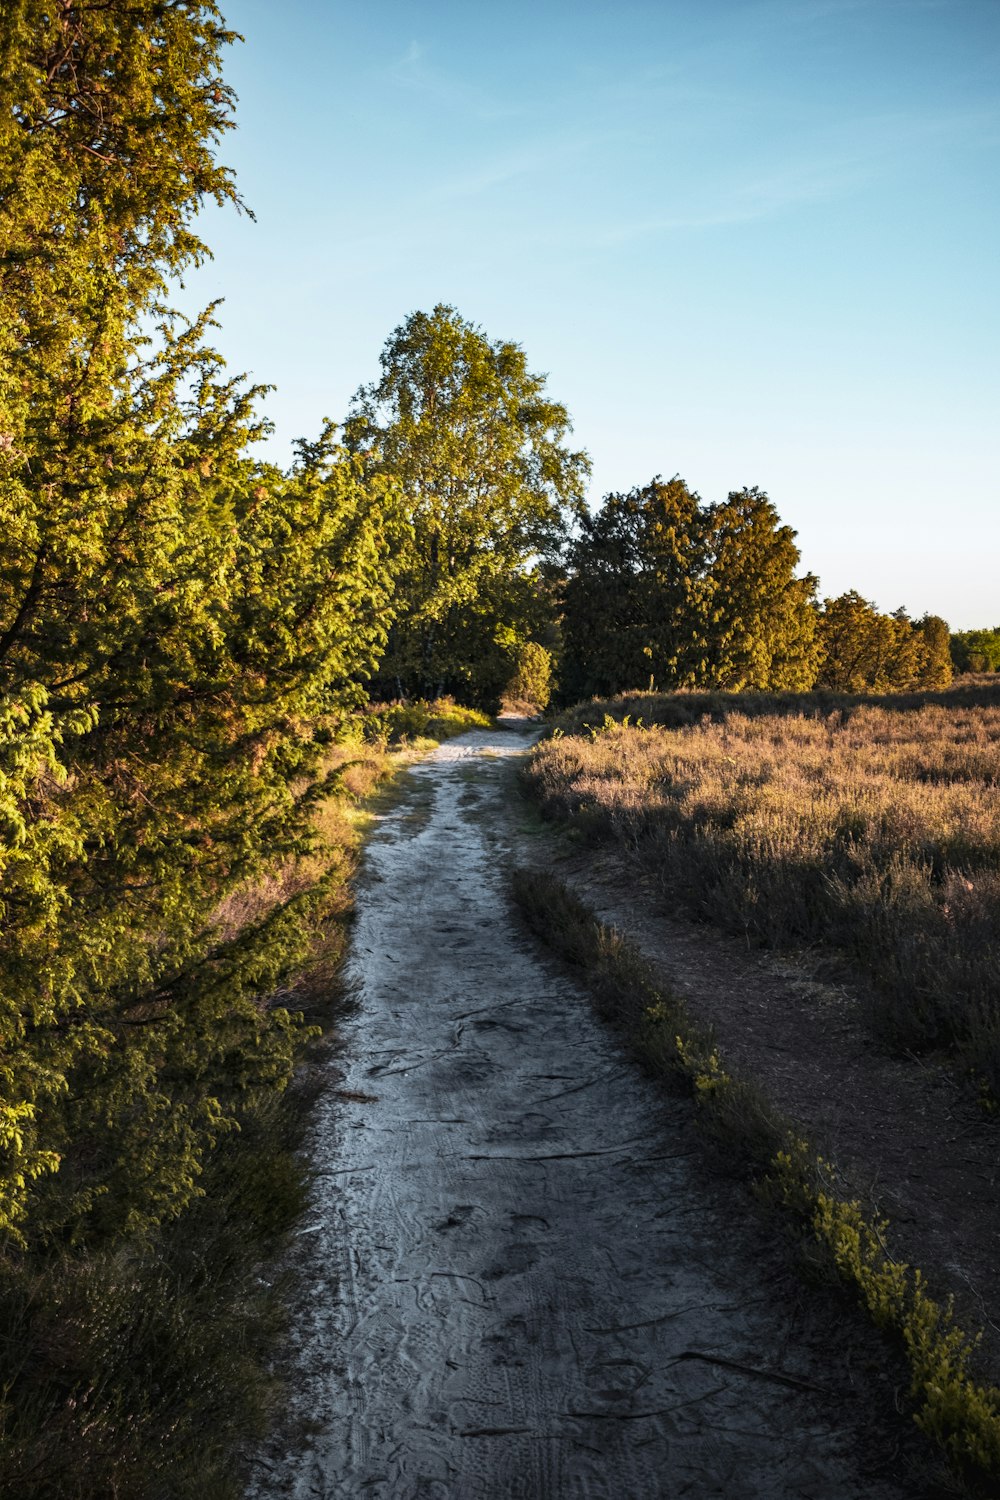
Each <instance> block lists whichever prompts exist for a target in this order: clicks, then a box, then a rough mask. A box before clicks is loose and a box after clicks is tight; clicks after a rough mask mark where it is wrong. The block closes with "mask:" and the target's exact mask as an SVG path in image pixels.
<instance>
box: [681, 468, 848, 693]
mask: <svg viewBox="0 0 1000 1500" xmlns="http://www.w3.org/2000/svg"><path fill="white" fill-rule="evenodd" d="M703 524H704V531H705V553H706V560H705V571H706V588H705V592H704V595H703V608H704V611H705V622H704V626H703V632H704V641H705V649H704V656H703V659H702V661H701V663H700V665H699V667H698V670H697V680H698V685H699V686H700V687H706V688H725V689H727V690H729V691H731V692H743V691H746V690H751V689H774V690H789V691H804V690H807V689H809V688H811V687H812V685H813V682H814V681H815V679H816V671H817V667H818V664H819V658H820V648H819V646H818V643H817V640H816V612H815V606H814V600H815V593H816V582H817V581H816V579H815V577H814V576H813V575H812V574H811V573H807V574H805V575H804V576H803V577H801V578H796V576H795V569H796V567H797V566H798V563H799V549H798V548H797V547H796V545H795V532H794V531H793V530H792V529H791V527H790V526H783V525H782V524H781V522H780V520H779V517H778V513H777V511H776V510H775V508H774V506H773V505H772V504H771V502H770V500H769V499H768V498H767V496H766V495H765V494H764V493H763V491H761V490H759V489H757V488H754V489H743V490H733V491H731V492H730V494H729V497H728V499H727V500H725V501H724V502H722V503H721V504H719V505H711V506H709V507H708V508H707V510H706V511H705V512H704V521H703Z"/></svg>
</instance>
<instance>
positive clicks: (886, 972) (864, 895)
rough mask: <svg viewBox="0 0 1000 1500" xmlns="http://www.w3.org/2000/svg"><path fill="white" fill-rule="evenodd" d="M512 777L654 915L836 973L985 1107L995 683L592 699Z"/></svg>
mask: <svg viewBox="0 0 1000 1500" xmlns="http://www.w3.org/2000/svg"><path fill="white" fill-rule="evenodd" d="M527 776H528V780H529V784H530V786H531V787H532V790H533V791H534V793H535V795H536V796H537V797H538V799H539V800H540V802H541V804H542V807H543V810H544V811H545V812H546V814H547V815H548V816H552V817H555V818H557V819H560V820H563V821H566V822H569V823H570V824H571V825H574V826H575V827H576V828H577V829H579V830H580V831H581V832H586V833H587V834H589V835H590V836H593V837H596V838H612V839H615V840H617V841H619V842H620V843H621V844H623V845H625V846H628V847H630V848H632V849H633V850H634V851H635V852H636V853H637V855H638V856H639V858H640V860H641V863H642V866H643V868H644V870H645V871H646V872H647V873H648V874H649V875H651V876H652V877H653V879H654V880H655V881H656V882H657V883H658V885H659V887H660V889H661V890H662V893H663V896H664V899H665V900H666V901H667V902H669V903H670V904H671V905H680V906H681V907H683V908H684V909H685V910H686V911H687V912H688V913H690V914H693V915H695V916H698V917H702V918H704V919H707V920H709V921H712V922H714V923H717V924H719V925H722V926H724V927H726V928H728V929H729V930H730V931H737V932H741V933H743V932H745V933H746V935H747V937H748V940H753V941H756V942H758V943H763V944H766V945H769V946H792V947H796V948H800V949H801V948H811V947H815V948H818V949H819V950H820V951H821V952H824V953H825V952H830V951H835V952H836V953H837V954H839V955H841V956H842V957H846V958H847V959H848V961H849V962H850V964H851V966H852V967H853V969H854V970H855V971H856V972H860V973H861V974H862V975H863V976H864V978H865V979H866V981H867V986H866V988H867V989H868V991H869V996H870V1016H871V1020H872V1022H873V1024H874V1025H875V1026H876V1027H877V1028H878V1030H879V1031H880V1033H881V1034H882V1035H883V1037H886V1038H888V1039H889V1040H890V1041H891V1042H892V1043H893V1044H894V1045H897V1046H899V1047H903V1048H908V1049H912V1050H915V1051H916V1050H931V1049H937V1050H944V1051H947V1052H951V1053H953V1054H955V1055H956V1056H957V1057H958V1059H959V1060H960V1061H961V1063H962V1065H963V1066H965V1067H967V1068H969V1069H970V1070H971V1071H972V1073H973V1074H974V1076H975V1078H976V1080H977V1081H978V1082H979V1083H980V1084H981V1085H982V1086H983V1088H984V1090H985V1096H986V1098H987V1099H988V1100H989V1101H991V1102H992V1103H994V1104H995V1102H996V1101H997V1100H998V1099H1000V682H996V683H993V682H988V681H986V682H984V681H977V682H974V683H967V684H960V685H959V686H957V687H956V688H954V689H951V690H949V691H944V692H939V693H933V694H923V695H919V696H917V695H908V696H902V695H900V696H898V697H880V698H877V699H876V698H868V699H862V698H847V697H838V696H835V695H833V694H803V695H785V696H763V695H746V696H739V697H737V696H735V695H722V694H715V695H706V694H694V693H677V694H669V695H663V694H640V695H632V696H630V697H627V698H619V699H615V700H612V701H608V702H594V703H590V704H584V705H581V706H580V707H578V708H577V709H575V710H572V711H571V712H570V713H568V714H566V715H565V716H564V717H563V719H562V720H560V721H559V724H558V725H557V727H556V729H555V732H554V735H553V737H552V738H550V739H548V740H547V741H545V742H543V744H542V745H541V746H540V747H539V748H538V750H537V752H536V754H535V756H534V757H533V760H532V762H531V765H530V767H529V770H528V772H527Z"/></svg>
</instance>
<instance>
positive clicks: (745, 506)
mask: <svg viewBox="0 0 1000 1500" xmlns="http://www.w3.org/2000/svg"><path fill="white" fill-rule="evenodd" d="M798 563H799V551H798V548H797V547H796V545H795V533H794V532H793V531H792V530H791V528H790V527H788V526H784V525H782V523H781V521H780V519H779V517H778V514H777V512H776V510H775V508H774V506H773V505H772V504H771V502H770V501H769V500H768V498H767V496H766V495H765V494H763V493H762V492H761V491H760V490H758V489H744V490H738V491H733V492H731V493H730V495H729V496H728V498H727V499H726V500H725V501H724V502H722V503H719V504H715V505H704V504H702V502H701V501H700V500H699V498H698V496H697V495H696V494H694V493H693V492H692V491H691V490H689V489H688V487H687V485H686V484H685V483H684V481H683V480H681V479H677V478H675V479H672V480H670V481H669V482H667V483H663V482H661V481H660V480H658V479H655V480H653V481H652V482H651V483H650V484H648V485H645V486H644V487H643V488H641V489H636V490H632V491H630V492H629V493H628V494H623V495H621V494H615V495H609V496H607V498H606V499H605V501H604V503H603V505H602V506H601V508H600V510H598V511H597V512H596V513H595V514H594V515H593V516H588V517H584V518H583V519H582V521H581V524H580V529H579V534H578V536H577V538H576V539H575V540H574V541H573V542H572V543H571V544H570V547H569V550H568V571H567V575H566V579H565V583H564V585H563V599H564V613H563V621H562V632H563V664H562V673H561V684H562V691H563V693H564V695H565V696H566V698H567V699H570V700H576V699H579V698H582V697H587V696H590V695H593V694H601V695H606V694H609V693H615V692H624V691H628V690H634V689H637V688H651V687H656V688H660V689H671V688H702V689H712V688H718V689H725V690H728V691H732V692H741V691H744V690H746V689H766V690H774V691H781V690H791V691H804V690H808V689H810V688H813V687H828V688H833V689H836V690H839V691H843V692H863V691H865V690H868V689H871V690H876V691H881V690H884V689H892V688H913V687H940V686H944V685H945V684H946V683H947V682H949V681H950V680H951V659H950V655H949V633H948V626H947V625H946V623H945V622H944V621H943V620H941V619H939V618H938V617H936V616H926V617H924V619H922V620H919V621H916V622H914V621H911V620H910V619H909V617H908V616H907V614H906V612H905V610H898V611H896V613H895V614H891V615H887V614H882V613H880V612H879V611H878V610H877V609H876V607H875V606H874V605H873V604H871V603H869V602H868V601H867V600H865V599H863V598H862V597H861V596H860V595H859V594H857V593H856V592H853V591H851V592H849V593H846V594H844V595H842V596H841V597H840V598H837V599H828V600H826V601H825V603H824V604H823V605H822V607H821V606H820V605H819V603H818V601H817V598H816V587H817V580H816V579H815V577H813V576H812V575H811V574H805V575H804V576H802V577H797V576H796V568H797V567H798Z"/></svg>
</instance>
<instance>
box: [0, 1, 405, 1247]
mask: <svg viewBox="0 0 1000 1500" xmlns="http://www.w3.org/2000/svg"><path fill="white" fill-rule="evenodd" d="M0 24H2V26H3V34H2V40H3V52H2V56H3V62H4V69H5V87H6V88H7V90H8V91H9V93H8V97H10V98H11V99H12V100H14V101H15V102H14V106H13V108H12V109H11V110H9V111H5V112H4V113H3V116H2V121H0V187H2V191H0V205H2V206H0V274H2V277H3V291H4V296H3V301H2V307H0V353H2V357H3V370H4V372H5V374H4V378H3V381H2V384H0V526H2V529H3V534H4V539H5V546H4V554H3V559H2V563H0V691H2V694H3V700H2V701H3V712H2V717H0V774H2V777H3V782H2V790H3V796H4V799H5V804H6V813H5V817H4V823H3V828H2V830H0V832H2V834H3V843H2V847H0V901H2V903H3V910H4V915H5V921H4V928H3V934H2V938H0V994H2V997H3V998H2V1001H0V1019H2V1025H3V1031H4V1035H5V1037H6V1038H7V1040H8V1046H7V1049H6V1051H5V1054H4V1060H3V1066H2V1082H3V1093H4V1100H5V1102H4V1106H3V1109H4V1113H3V1115H2V1116H0V1128H2V1131H3V1139H4V1141H5V1143H6V1163H5V1166H4V1168H3V1172H2V1176H0V1183H2V1185H3V1187H4V1192H3V1194H2V1196H0V1224H3V1225H5V1226H6V1228H7V1229H8V1231H9V1232H10V1233H12V1234H15V1235H16V1236H18V1237H20V1238H22V1239H26V1240H27V1241H28V1242H32V1241H33V1240H34V1241H38V1240H44V1239H46V1238H52V1237H64V1236H69V1237H71V1238H72V1239H74V1240H81V1239H82V1240H87V1239H88V1238H90V1237H92V1236H94V1235H104V1236H108V1235H112V1236H113V1235H115V1234H118V1233H122V1232H129V1233H132V1232H136V1231H138V1230H141V1229H143V1228H146V1227H149V1226H151V1225H155V1224H156V1223H158V1222H160V1221H162V1220H163V1219H164V1218H169V1217H170V1216H172V1215H176V1214H177V1213H179V1212H181V1211H182V1210H183V1209H184V1208H185V1206H186V1205H187V1204H188V1203H189V1202H190V1201H191V1200H192V1198H193V1197H195V1196H196V1195H197V1194H198V1193H199V1192H200V1184H199V1179H200V1176H201V1174H202V1171H203V1164H204V1160H205V1158H206V1156H207V1155H208V1154H210V1153H211V1152H212V1151H213V1150H214V1149H215V1147H216V1146H217V1144H218V1143H219V1142H220V1141H221V1140H222V1139H223V1138H224V1136H225V1134H226V1132H227V1131H228V1130H229V1129H231V1128H232V1125H233V1122H234V1121H235V1119H236V1115H237V1112H238V1106H239V1104H240V1102H241V1101H242V1102H246V1101H247V1100H250V1099H252V1098H253V1097H255V1096H257V1095H259V1094H260V1093H261V1092H262V1091H268V1090H271V1089H273V1088H275V1087H281V1086H283V1084H284V1082H285V1081H286V1080H287V1078H288V1075H289V1070H290V1067H291V1061H292V1056H293V1053H294V1047H295V1038H296V1033H297V1029H298V1028H297V1024H296V1022H295V1021H294V1019H293V1018H292V1017H291V1016H290V1015H288V1014H287V1013H286V1012H285V1011H283V1010H281V1009H280V1008H278V1009H275V1010H271V1011H269V1010H268V1009H267V1007H266V1006H264V1005H263V1004H262V1003H261V1000H260V997H261V996H262V995H266V994H267V993H268V992H269V990H270V989H272V988H273V987H274V986H275V984H276V983H277V982H278V980H279V979H280V977H281V975H282V974H283V973H285V972H286V971H287V970H288V968H289V967H290V966H291V965H293V964H294V963H295V962H296V961H297V960H298V959H299V957H300V956H301V954H302V952H303V950H304V946H305V943H306V941H307V933H308V930H309V925H310V921H311V919H312V914H313V913H314V912H315V911H316V910H317V907H318V905H319V904H321V902H322V900H323V893H322V888H321V886H319V885H318V886H317V887H316V888H315V889H314V890H312V891H301V892H299V893H297V894H296V895H295V897H294V898H293V899H291V900H289V901H288V902H286V903H284V904H283V905H282V906H281V907H279V908H276V909H274V910H273V911H270V912H268V913H267V914H266V916H264V917H263V918H262V920H261V921H260V922H259V923H257V924H256V926H255V927H253V928H251V929H249V930H247V931H244V932H240V933H238V934H235V935H229V936H226V937H222V936H220V934H219V933H218V932H217V931H216V930H215V927H214V923H213V913H214V912H215V911H216V909H217V908H218V907H219V905H220V903H222V902H223V901H224V900H225V899H226V898H227V897H228V895H229V894H230V893H231V892H233V891H235V890H238V889H240V888H243V887H245V886H246V885H247V884H248V883H252V882H254V881H256V880H259V879H261V878H262V877H263V876H264V875H265V874H266V873H267V872H268V871H270V870H273V869H275V868H276V867H277V866H278V865H280V864H281V863H283V862H285V861H287V860H289V859H292V858H295V857H300V856H302V855H304V854H305V853H307V852H308V849H309V848H310V845H311V842H312V834H311V831H310V824H309V813H310V808H311V805H312V802H313V801H314V797H315V791H314V785H315V772H316V769H317V766H318V761H319V755H320V753H321V747H320V745H319V744H318V742H317V739H316V734H315V726H316V724H317V722H321V721H322V718H323V716H324V715H328V714H331V713H333V712H335V711H340V710H342V709H343V707H344V706H346V705H350V704H351V703H354V702H358V701H363V694H362V692H361V690H360V688H359V687H358V679H359V678H362V677H364V676H365V675H366V674H368V673H370V671H371V670H372V668H373V666H374V663H375V660H376V658H377V655H378V653H379V650H380V648H381V646H382V644H383V643H384V638H385V637H384V629H385V627H384V623H383V621H384V612H385V606H386V602H387V597H388V584H387V579H386V576H385V565H384V560H385V554H386V549H387V538H386V536H385V534H384V528H383V522H382V519H381V511H382V509H383V506H382V504H381V501H382V498H383V497H382V495H381V491H380V487H379V484H378V482H377V481H372V480H369V481H368V483H367V484H366V485H365V486H364V487H362V486H361V485H360V483H359V478H358V474H357V471H356V468H355V466H354V464H353V463H352V461H351V460H349V459H348V458H346V456H344V455H343V454H342V453H340V452H339V450H337V448H336V446H335V444H334V442H333V438H332V434H331V432H330V431H329V430H328V431H326V432H325V433H324V434H323V435H322V436H321V438H320V439H319V440H318V442H316V443H314V444H302V445H300V450H299V455H298V460H297V462H296V465H295V467H294V468H293V469H292V471H291V472H290V473H289V474H288V475H287V476H282V475H280V474H279V473H277V472H276V471H275V470H273V469H269V468H267V467H262V466H261V465H259V464H257V463H256V462H255V461H253V460H251V459H250V458H248V457H247V456H246V447H247V443H248V442H249V441H250V440H251V439H252V438H253V437H254V436H256V435H257V434H258V433H259V432H260V431H261V424H260V422H259V420H258V419H257V418H256V416H255V415H254V409H253V403H254V398H255V395H256V392H254V391H252V390H247V389H245V388H244V387H243V385H242V384H241V383H240V382H239V381H234V380H229V379H226V378H225V377H224V376H223V374H222V370H221V360H220V359H219V357H218V355H216V354H215V353H214V352H213V351H212V350H211V349H210V348H208V347H207V346H206V344H205V342H204V337H205V334H206V332H207V329H208V327H209V324H210V319H209V318H208V316H207V315H206V316H204V317H202V318H201V319H198V320H196V321H195V322H194V324H192V325H187V324H185V323H184V322H183V321H182V320H180V319H178V318H176V317H174V316H172V315H171V314H170V313H169V312H168V311H167V310H166V309H165V308H164V307H163V305H162V297H163V295H164V293H165V291H166V289H167V285H168V282H169V279H170V278H171V277H173V276H176V275H177V274H178V273H180V272H181V271H182V270H183V268H184V267H185V265H187V264H190V263H191V261H192V260H196V259H197V258H198V257H199V256H200V255H201V254H202V253H203V247H202V246H201V245H200V242H199V241H198V240H197V238H196V236H195V235H194V234H193V232H192V230H191V227H190V226H191V218H192V215H193V214H194V212H195V211H196V209H197V207H198V205H199V204H200V203H201V201H202V200H203V199H204V198H205V197H206V196H212V197H214V198H216V199H217V200H218V201H220V202H222V201H226V200H227V199H228V200H232V199H233V198H234V191H233V188H232V183H231V179H230V176H229V174H228V172H227V171H226V170H225V169H224V168H221V167H218V166H216V165H215V163H214V159H213V154H212V148H213V144H214V142H215V140H216V139H217V137H218V135H219V133H220V132H221V131H222V130H224V129H225V128H226V127H227V126H228V124H229V123H230V118H229V106H230V99H231V96H230V93H229V91H228V89H227V88H226V86H225V84H224V83H223V82H222V80H221V77H220V74H219V51H220V48H221V46H222V45H223V44H224V43H225V42H226V41H228V40H229V39H230V33H228V32H226V31H225V30H224V29H222V27H221V25H220V23H219V20H218V15H217V12H216V10H215V8H214V6H212V5H210V4H203V5H189V4H180V3H167V4H156V5H153V4H151V3H149V4H139V5H129V4H126V3H124V0H112V3H111V4H108V5H104V6H98V7H91V8H76V7H69V6H67V7H60V8H56V9H54V10H53V9H52V8H51V7H49V8H46V7H44V6H42V5H41V4H38V3H35V0H23V3H21V4H19V5H17V6H15V7H14V8H9V7H8V9H7V10H6V11H5V13H4V18H3V20H2V22H0ZM156 316H158V317H159V318H160V323H159V329H158V332H155V333H150V332H149V329H150V327H151V323H152V319H153V318H154V317H156ZM56 1165H58V1166H59V1171H58V1172H57V1173H55V1174H54V1175H53V1174H52V1169H53V1168H54V1167H55V1166H56Z"/></svg>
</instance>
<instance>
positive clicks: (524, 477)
mask: <svg viewBox="0 0 1000 1500" xmlns="http://www.w3.org/2000/svg"><path fill="white" fill-rule="evenodd" d="M381 365H382V375H381V378H380V379H379V380H378V381H376V382H375V383H373V384H372V385H369V386H364V387H362V388H361V390H359V391H358V393H357V395H356V396H355V398H354V403H353V407H352V411H351V416H350V419H349V421H348V423H347V426H346V437H347V443H348V446H349V448H350V450H351V451H352V453H354V454H355V455H357V457H358V459H359V461H360V462H361V464H362V466H363V471H364V474H365V476H366V479H370V480H383V481H386V480H387V481H391V482H392V483H393V484H394V485H395V486H397V488H398V491H399V495H400V511H399V518H400V521H401V525H400V528H399V531H398V550H397V552H396V559H395V566H396V595H395V609H396V619H395V622H394V624H393V626H392V629H391V633H390V638H389V647H388V651H387V653H386V656H385V659H384V661H383V663H382V667H381V669H380V682H381V685H382V687H383V689H384V690H385V691H387V692H389V693H395V692H401V693H403V694H406V695H409V694H423V695H425V696H433V695H435V694H438V693H441V692H450V693H453V694H454V695H455V696H456V697H458V698H459V699H461V700H462V701H464V702H469V703H473V704H482V705H491V704H494V703H495V702H496V701H497V700H498V699H499V696H500V694H501V692H502V691H503V688H504V686H505V684H506V682H507V681H508V680H509V679H510V677H511V675H512V674H513V672H514V670H515V668H516V663H517V658H518V652H519V650H520V647H521V646H522V645H523V644H524V642H526V641H528V640H531V639H535V640H538V639H539V634H540V633H541V632H544V630H545V628H546V625H547V601H546V596H545V592H544V589H543V587H542V584H541V579H540V577H539V576H538V574H537V571H536V565H537V563H538V561H539V560H540V559H544V558H546V557H549V556H551V555H552V554H553V553H554V552H555V551H556V549H557V548H558V546H559V543H560V541H561V539H562V536H563V531H564V527H565V523H566V518H567V516H568V515H570V514H572V513H573V512H574V511H575V510H576V509H577V508H578V507H579V505H580V503H581V499H582V485H583V481H584V478H585V476H586V474H587V472H588V467H589V465H588V462H587V459H586V456H585V455H584V454H583V453H577V452H572V451H571V450H570V449H568V448H567V447H566V446H565V439H566V437H567V435H568V434H569V431H570V424H569V417H568V415H567V412H566V409H565V407H563V406H560V405H559V404H558V403H557V402H554V401H552V400H550V399H549V398H548V396H547V395H546V393H545V377H544V376H541V375H534V374H532V373H531V372H530V371H529V369H528V365H527V360H526V357H525V355H524V352H523V350H522V349H521V348H520V347H519V346H518V345H517V344H513V343H509V342H506V341H502V340H490V339H488V338H487V337H486V335H485V334H484V333H483V332H482V331H481V330H480V329H478V328H476V327H475V326H473V325H472V324H471V323H467V322H466V321H465V320H464V319H463V318H461V317H460V316H459V314H458V313H457V312H456V311H455V309H454V308H452V307H446V306H438V307H435V308H434V310H433V312H432V313H429V314H428V313H423V312H416V313H413V314H411V316H410V317H409V318H407V319H406V321H405V322H404V323H402V324H401V325H400V326H399V327H398V328H397V329H395V331H394V332H393V333H392V335H391V336H390V338H389V340H388V342H387V344H386V346H385V349H384V350H383V352H382V356H381Z"/></svg>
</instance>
